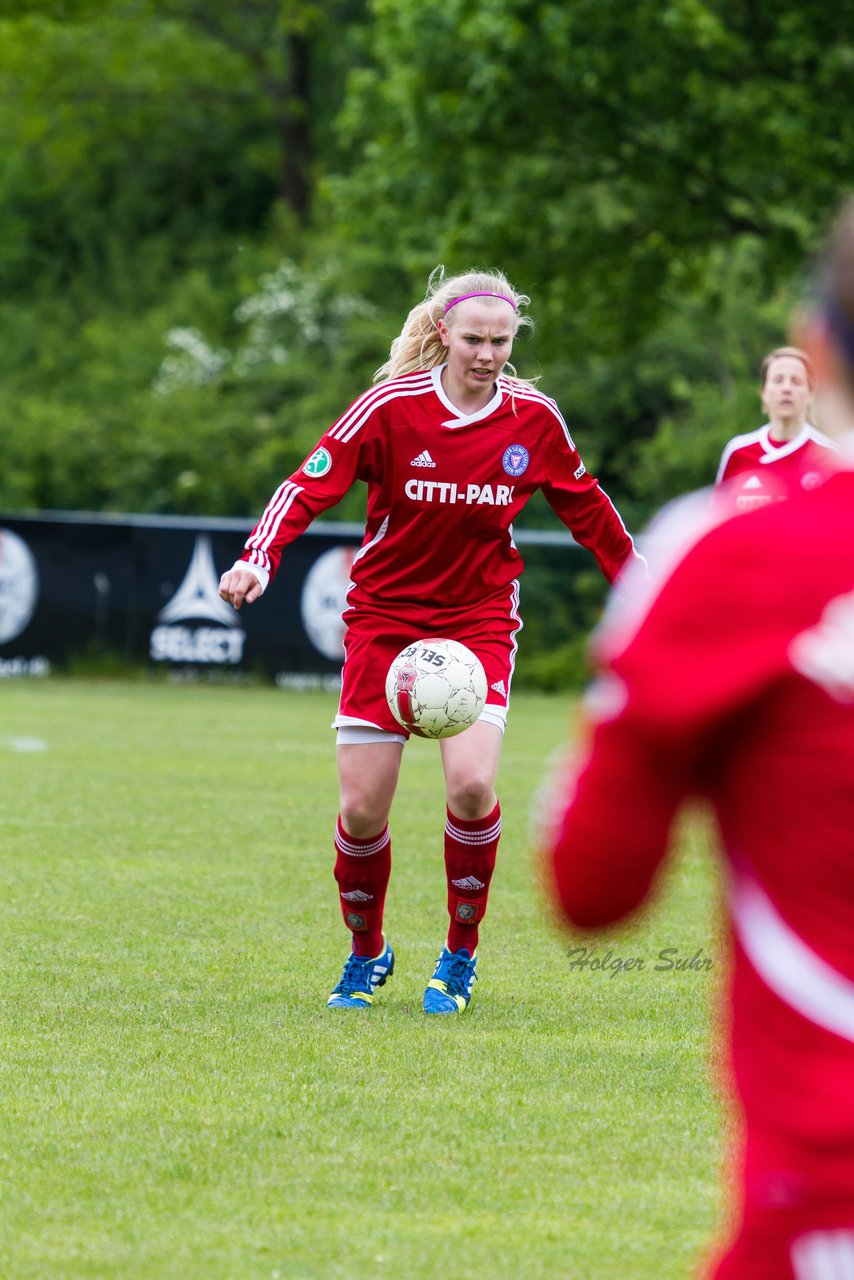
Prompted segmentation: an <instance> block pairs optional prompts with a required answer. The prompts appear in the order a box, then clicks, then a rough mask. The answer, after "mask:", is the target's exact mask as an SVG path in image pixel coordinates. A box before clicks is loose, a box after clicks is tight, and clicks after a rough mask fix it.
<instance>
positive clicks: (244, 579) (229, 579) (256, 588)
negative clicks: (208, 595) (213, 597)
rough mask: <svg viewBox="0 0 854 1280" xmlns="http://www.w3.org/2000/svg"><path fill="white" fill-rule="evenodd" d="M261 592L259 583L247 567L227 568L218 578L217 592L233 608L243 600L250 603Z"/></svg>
mask: <svg viewBox="0 0 854 1280" xmlns="http://www.w3.org/2000/svg"><path fill="white" fill-rule="evenodd" d="M263 592H264V588H263V587H262V586H261V583H260V582H259V581H258V579H257V578H256V577H255V574H254V573H250V572H249V570H248V569H229V570H228V572H227V573H224V574H223V575H222V577H221V578H220V580H219V594H220V595H221V596H222V598H223V600H227V601H228V603H229V604H232V605H234V607H235V609H239V608H240V606H241V605H242V604H243V603H244V602H245V603H246V604H252V603H253V602H254V601H255V600H257V599H258V597H259V596H261V595H263Z"/></svg>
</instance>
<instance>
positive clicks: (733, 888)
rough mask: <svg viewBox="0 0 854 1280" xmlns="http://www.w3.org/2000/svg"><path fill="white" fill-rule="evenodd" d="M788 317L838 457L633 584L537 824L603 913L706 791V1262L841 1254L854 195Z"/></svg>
mask: <svg viewBox="0 0 854 1280" xmlns="http://www.w3.org/2000/svg"><path fill="white" fill-rule="evenodd" d="M800 338H801V343H802V345H803V346H804V348H805V350H806V351H807V353H808V355H809V358H810V359H811V360H812V362H813V365H814V367H815V375H816V389H817V394H818V397H819V401H820V409H821V415H822V416H821V421H822V423H823V424H824V425H825V427H826V429H827V430H828V432H831V433H832V434H833V436H834V437H835V438H836V439H837V440H838V442H839V447H840V457H841V460H842V462H843V464H844V466H843V469H840V470H838V471H836V472H835V473H834V474H833V475H831V476H830V478H829V479H828V480H826V481H825V483H824V484H823V485H821V486H820V487H818V488H816V489H813V490H809V491H800V492H798V493H796V494H794V495H793V496H791V497H790V498H789V499H788V501H787V502H786V503H774V504H771V505H769V506H766V507H764V508H762V509H760V510H758V511H755V512H753V513H751V514H748V515H740V516H736V517H734V518H730V519H728V520H725V521H724V522H723V523H719V524H718V525H717V527H714V528H710V527H709V524H708V523H707V524H706V526H705V529H704V530H701V531H700V532H699V534H697V533H696V532H695V534H694V537H693V540H692V541H691V542H690V544H684V545H683V546H682V547H681V549H680V551H678V552H677V551H676V550H673V548H672V545H671V549H670V563H669V565H667V566H666V567H664V568H662V567H659V569H658V570H657V569H656V566H655V565H654V564H652V565H651V577H652V580H651V582H650V583H648V584H647V587H648V590H647V592H646V598H645V599H643V598H642V597H643V591H642V585H643V584H636V586H635V588H634V591H635V594H634V595H633V596H632V591H633V588H632V584H627V591H628V593H629V598H630V601H631V604H630V608H629V609H628V610H624V611H623V612H622V614H621V613H620V610H619V606H618V607H617V608H615V609H614V610H613V612H612V617H611V621H610V625H606V627H605V628H604V630H603V635H602V637H601V639H600V649H599V656H600V658H601V659H602V662H603V665H604V667H605V674H604V675H603V676H602V678H601V680H600V682H599V686H598V695H597V693H596V686H594V691H593V693H592V697H591V707H592V708H593V711H594V716H595V717H596V719H597V723H596V726H595V730H594V733H593V737H592V742H591V745H590V748H589V754H588V756H587V758H586V761H585V763H584V764H583V765H582V766H581V767H580V769H577V770H574V777H573V780H572V781H571V782H569V783H567V784H566V785H565V788H564V784H561V786H560V794H559V795H558V796H557V797H555V818H554V825H553V827H552V828H551V831H550V834H549V835H548V836H547V837H546V844H547V847H548V855H549V862H550V869H551V871H552V873H553V884H554V892H555V896H556V899H557V903H558V904H559V907H560V910H561V912H562V914H563V916H564V917H565V918H566V919H567V920H568V921H570V922H571V923H572V924H574V925H575V926H578V927H581V928H584V929H595V928H599V927H601V926H604V925H607V924H609V923H611V922H613V921H616V920H620V919H622V918H623V917H624V916H626V915H628V914H629V913H630V912H631V911H633V910H634V909H635V908H636V907H638V906H639V905H640V904H641V903H642V902H643V901H644V900H645V899H646V898H647V896H648V895H649V894H650V892H651V891H652V888H653V884H654V880H655V877H656V873H657V872H658V870H659V868H660V866H661V864H662V861H663V859H664V857H665V854H666V852H667V848H668V841H669V833H670V830H671V825H672V823H673V820H674V817H675V815H676V813H677V811H678V809H679V806H680V804H681V802H682V801H683V799H685V797H687V796H689V795H702V796H705V797H707V798H708V799H709V800H710V801H711V804H712V805H713V807H714V810H715V813H716V817H717V821H718V824H719V827H720V831H721V835H722V838H723V846H724V849H725V861H726V880H727V896H728V902H727V905H728V914H729V920H730V924H731V930H732V941H733V968H732V973H731V975H730V979H729V981H730V990H729V993H728V994H729V1013H728V1018H727V1024H728V1025H727V1027H726V1033H727V1035H728V1037H729V1041H728V1050H729V1055H728V1056H729V1059H730V1062H731V1067H732V1073H733V1080H734V1084H735V1090H736V1094H737V1098H738V1104H739V1111H740V1116H741V1119H742V1121H743V1133H744V1138H743V1143H742V1145H741V1149H740V1151H739V1154H738V1159H737V1162H736V1165H735V1170H734V1172H733V1178H734V1181H735V1183H736V1186H737V1197H736V1199H737V1205H736V1209H737V1218H738V1220H737V1222H736V1225H735V1228H734V1233H733V1238H732V1240H730V1241H729V1242H728V1243H727V1244H726V1245H725V1246H722V1251H721V1254H720V1256H719V1257H718V1258H717V1260H716V1262H715V1263H714V1264H713V1265H712V1268H711V1270H710V1271H709V1272H708V1273H707V1274H709V1275H712V1276H715V1277H716V1278H717V1280H792V1278H793V1277H794V1278H795V1280H843V1277H845V1278H847V1277H852V1276H854V206H851V207H849V208H847V209H846V210H845V212H844V213H843V215H842V216H841V218H840V220H839V223H838V225H837V227H836V229H835V231H834V234H833V237H832V239H831V241H830V245H829V247H828V249H827V251H826V256H825V261H824V266H823V274H822V277H821V295H820V301H819V302H817V303H816V305H815V309H814V310H813V312H812V313H811V314H810V315H809V317H807V318H806V319H805V320H804V322H803V332H802V333H801V334H800ZM702 507H703V511H704V513H705V518H706V519H707V521H708V518H709V507H708V503H703V504H702ZM662 535H663V536H664V537H665V541H666V542H667V541H669V540H670V539H671V538H672V537H673V536H675V535H674V534H673V532H672V530H671V531H670V533H669V534H668V531H667V527H666V526H665V527H664V529H663V530H662ZM781 552H785V554H781Z"/></svg>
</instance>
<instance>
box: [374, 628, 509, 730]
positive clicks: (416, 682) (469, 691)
mask: <svg viewBox="0 0 854 1280" xmlns="http://www.w3.org/2000/svg"><path fill="white" fill-rule="evenodd" d="M385 696H386V698H387V699H388V705H389V707H390V708H391V713H392V715H393V716H394V718H395V720H397V721H398V723H399V724H402V725H403V727H404V729H408V730H409V732H410V733H416V734H418V736H419V737H420V738H452V737H453V736H454V734H457V733H462V731H463V729H468V727H469V725H472V724H474V722H475V720H476V719H477V718H478V716H479V715H480V713H481V711H482V710H483V708H484V706H485V704H486V672H485V671H484V669H483V666H482V664H481V661H480V659H479V658H478V657H476V655H475V654H473V653H472V651H471V649H467V648H466V646H465V645H464V644H460V643H459V641H457V640H438V639H434V640H416V641H414V642H413V643H412V644H408V645H407V646H406V648H405V649H402V650H401V651H400V653H399V654H398V655H397V657H396V658H395V660H394V662H393V663H392V664H391V666H390V667H389V669H388V675H387V676H386V682H385Z"/></svg>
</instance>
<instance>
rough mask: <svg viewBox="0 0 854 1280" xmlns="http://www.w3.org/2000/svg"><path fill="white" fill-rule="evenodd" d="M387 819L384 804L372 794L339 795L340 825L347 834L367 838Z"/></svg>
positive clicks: (378, 829) (383, 825) (375, 833)
mask: <svg viewBox="0 0 854 1280" xmlns="http://www.w3.org/2000/svg"><path fill="white" fill-rule="evenodd" d="M387 821H388V812H387V808H386V806H385V805H384V804H383V803H382V802H381V801H378V800H376V799H375V798H374V797H373V796H369V795H360V794H354V795H350V796H344V795H342V797H341V825H342V826H343V828H344V830H345V831H346V833H347V835H348V836H353V837H354V838H355V839H356V840H368V839H369V838H370V837H371V836H375V835H377V834H378V833H379V832H380V831H382V829H383V828H384V827H385V824H386V822H387Z"/></svg>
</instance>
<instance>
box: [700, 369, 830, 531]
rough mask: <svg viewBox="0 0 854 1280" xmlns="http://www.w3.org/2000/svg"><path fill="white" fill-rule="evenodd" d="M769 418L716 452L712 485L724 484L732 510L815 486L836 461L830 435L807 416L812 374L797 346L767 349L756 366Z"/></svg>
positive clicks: (750, 508)
mask: <svg viewBox="0 0 854 1280" xmlns="http://www.w3.org/2000/svg"><path fill="white" fill-rule="evenodd" d="M759 379H760V389H759V394H760V397H761V399H762V407H763V408H764V410H765V412H766V413H767V414H768V421H767V422H766V423H765V425H764V426H763V427H760V428H759V430H758V431H749V432H747V434H745V435H742V436H735V437H734V438H733V439H732V440H730V442H729V443H728V444H727V446H726V448H725V449H724V451H723V454H722V455H721V460H720V464H719V466H718V474H717V478H716V480H715V483H716V484H717V485H725V486H726V487H727V489H728V490H729V495H728V497H729V500H731V501H732V504H733V506H734V508H735V510H736V511H753V510H755V509H756V507H763V506H765V505H766V504H767V503H769V502H774V501H775V500H776V499H777V498H783V497H787V496H788V495H789V494H791V493H793V492H796V491H797V490H798V489H814V488H815V486H816V485H817V484H820V483H821V481H822V480H824V479H826V478H827V476H828V475H829V474H830V472H831V471H833V470H834V469H835V468H836V466H837V465H838V453H837V450H836V447H835V445H834V444H833V441H832V440H829V439H828V438H827V436H826V435H823V434H822V432H820V431H817V430H816V428H815V427H814V426H812V425H811V424H810V422H809V421H808V417H807V415H808V414H809V412H810V409H811V407H812V398H813V391H814V389H815V375H814V372H813V367H812V362H811V360H810V358H809V356H808V355H807V353H806V352H805V351H802V350H801V349H800V347H778V348H777V349H776V351H770V352H769V353H768V355H767V356H766V357H765V359H764V360H763V361H762V365H761V368H760V370H759Z"/></svg>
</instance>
